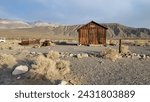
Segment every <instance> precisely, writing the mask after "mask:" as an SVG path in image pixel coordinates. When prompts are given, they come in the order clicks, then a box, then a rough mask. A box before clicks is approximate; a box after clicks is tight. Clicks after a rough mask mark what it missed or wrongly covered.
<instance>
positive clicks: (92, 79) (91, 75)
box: [0, 45, 150, 85]
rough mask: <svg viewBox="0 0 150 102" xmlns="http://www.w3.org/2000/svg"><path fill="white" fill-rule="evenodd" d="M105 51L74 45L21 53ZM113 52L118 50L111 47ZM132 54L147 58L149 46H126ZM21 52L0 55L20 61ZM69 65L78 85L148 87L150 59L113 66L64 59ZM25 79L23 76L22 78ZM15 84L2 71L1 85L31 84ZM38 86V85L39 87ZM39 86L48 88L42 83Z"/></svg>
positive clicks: (91, 60)
mask: <svg viewBox="0 0 150 102" xmlns="http://www.w3.org/2000/svg"><path fill="white" fill-rule="evenodd" d="M104 48H105V47H89V46H76V45H56V46H51V47H41V48H31V47H24V48H23V49H22V50H27V51H30V52H41V53H47V52H48V51H50V50H55V51H59V52H68V53H72V54H78V53H89V54H91V53H92V54H98V53H99V52H100V51H101V50H102V49H104ZM114 48H117V47H115V46H114ZM129 49H130V50H131V52H134V53H138V54H146V55H150V46H148V47H139V46H129ZM22 50H0V53H6V54H14V55H15V57H16V58H18V59H21V58H24V57H25V56H24V55H23V54H22V55H21V56H19V55H17V53H19V52H20V51H22ZM64 59H66V60H69V61H70V62H71V71H72V73H73V74H74V75H75V76H76V77H77V78H78V80H79V81H80V83H81V84H87V85H123V84H125V85H134V84H136V85H137V84H138V85H141V84H142V85H143V84H144V85H146V84H150V58H149V59H143V60H139V59H131V58H122V59H118V60H116V61H115V62H113V61H110V60H107V59H102V58H100V57H87V58H82V59H78V58H75V57H65V58H64ZM24 77H26V76H24ZM24 77H23V78H22V80H19V81H18V80H16V77H13V76H11V70H10V69H5V68H3V69H2V68H1V70H0V84H31V83H29V81H27V79H26V78H24ZM40 84H41V83H40ZM42 84H48V83H45V82H42Z"/></svg>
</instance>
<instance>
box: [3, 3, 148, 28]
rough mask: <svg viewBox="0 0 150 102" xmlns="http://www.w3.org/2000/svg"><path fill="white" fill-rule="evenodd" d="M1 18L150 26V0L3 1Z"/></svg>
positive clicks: (64, 22)
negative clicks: (93, 21)
mask: <svg viewBox="0 0 150 102" xmlns="http://www.w3.org/2000/svg"><path fill="white" fill-rule="evenodd" d="M0 18H8V19H21V20H25V21H29V22H30V21H36V20H41V21H48V22H52V23H62V24H81V23H87V22H89V21H91V20H95V21H96V22H99V23H121V24H125V25H128V26H133V27H147V28H150V0H0Z"/></svg>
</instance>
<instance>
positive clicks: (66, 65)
mask: <svg viewBox="0 0 150 102" xmlns="http://www.w3.org/2000/svg"><path fill="white" fill-rule="evenodd" d="M56 70H57V71H58V73H59V74H61V75H65V74H67V73H69V72H70V62H69V61H65V60H60V61H58V62H56Z"/></svg>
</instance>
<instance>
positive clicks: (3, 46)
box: [0, 40, 22, 50]
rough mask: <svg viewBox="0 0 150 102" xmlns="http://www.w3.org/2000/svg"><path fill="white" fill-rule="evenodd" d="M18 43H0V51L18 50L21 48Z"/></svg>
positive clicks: (8, 41)
mask: <svg viewBox="0 0 150 102" xmlns="http://www.w3.org/2000/svg"><path fill="white" fill-rule="evenodd" d="M18 43H19V41H17V40H6V42H1V43H0V49H1V50H4V49H9V50H13V49H19V48H21V47H22V46H20V45H19V44H18Z"/></svg>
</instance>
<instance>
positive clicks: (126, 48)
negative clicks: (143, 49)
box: [121, 45, 129, 54]
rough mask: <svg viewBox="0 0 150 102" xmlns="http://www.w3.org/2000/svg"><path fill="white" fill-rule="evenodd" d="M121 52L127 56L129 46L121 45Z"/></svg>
mask: <svg viewBox="0 0 150 102" xmlns="http://www.w3.org/2000/svg"><path fill="white" fill-rule="evenodd" d="M121 52H122V53H124V54H127V53H128V52H129V46H127V45H121Z"/></svg>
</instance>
